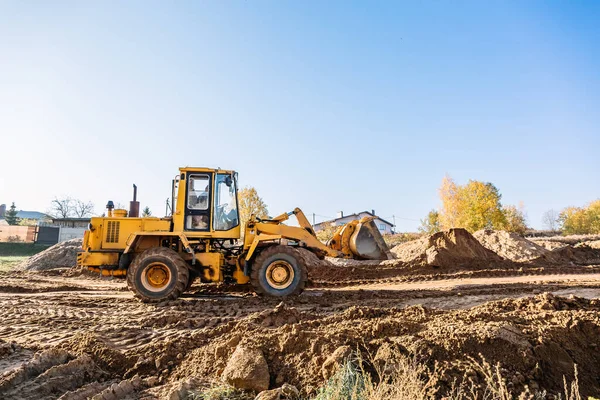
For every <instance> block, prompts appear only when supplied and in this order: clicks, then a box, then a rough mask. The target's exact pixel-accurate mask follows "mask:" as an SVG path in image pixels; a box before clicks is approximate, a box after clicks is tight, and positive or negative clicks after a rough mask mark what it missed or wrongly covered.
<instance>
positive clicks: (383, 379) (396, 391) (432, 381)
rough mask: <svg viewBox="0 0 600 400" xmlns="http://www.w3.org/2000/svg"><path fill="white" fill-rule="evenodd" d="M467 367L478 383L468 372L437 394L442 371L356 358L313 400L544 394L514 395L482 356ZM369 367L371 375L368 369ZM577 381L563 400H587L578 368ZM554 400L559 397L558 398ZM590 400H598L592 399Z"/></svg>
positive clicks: (513, 399)
mask: <svg viewBox="0 0 600 400" xmlns="http://www.w3.org/2000/svg"><path fill="white" fill-rule="evenodd" d="M465 364H466V365H465V366H466V367H467V368H468V369H469V370H470V371H471V375H472V374H473V372H474V373H475V374H476V375H477V376H478V377H479V378H480V379H478V381H473V380H472V379H470V378H469V374H467V373H466V371H465V375H464V377H463V379H462V380H458V381H454V383H453V384H452V386H451V388H450V392H449V393H445V394H442V393H439V391H438V389H439V387H438V384H439V372H440V371H439V370H438V368H437V366H436V367H435V368H433V369H430V368H428V367H427V366H426V365H424V364H423V363H420V362H417V361H416V360H415V359H414V358H411V357H408V356H405V355H403V354H400V353H392V355H391V357H390V359H388V360H386V361H385V362H384V363H383V364H382V363H377V361H376V360H370V361H365V360H364V359H362V358H361V356H360V354H358V355H357V354H354V355H353V356H352V357H351V358H349V359H348V360H346V362H345V363H344V364H342V365H340V368H339V370H338V371H337V373H336V374H335V375H334V376H333V377H332V378H330V379H329V380H328V381H327V382H326V383H325V385H324V386H322V387H321V388H320V389H319V391H318V393H317V394H316V396H314V397H312V398H311V399H312V400H391V399H402V400H434V399H438V398H444V399H447V400H543V399H546V398H547V396H546V392H543V391H542V392H539V391H534V392H531V391H529V390H528V389H525V391H524V392H514V391H512V390H511V389H510V388H509V386H508V385H507V380H506V377H504V376H502V372H501V371H502V369H501V366H500V364H499V363H498V364H495V365H492V364H490V363H488V362H487V361H486V360H485V359H484V358H483V356H481V360H477V359H474V358H472V357H467V359H466V363H465ZM365 365H366V366H370V368H369V369H370V370H371V371H370V372H369V371H367V370H366V369H365ZM574 368H575V379H574V380H573V381H572V382H571V383H568V382H567V380H566V379H565V378H563V379H564V397H563V396H562V395H561V394H559V395H558V396H557V397H558V399H559V400H561V399H563V400H584V399H583V397H582V396H581V395H580V390H579V380H578V371H577V365H574ZM555 398H556V397H555ZM588 400H596V399H594V398H593V397H589V398H588Z"/></svg>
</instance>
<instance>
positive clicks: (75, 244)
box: [16, 239, 83, 271]
mask: <svg viewBox="0 0 600 400" xmlns="http://www.w3.org/2000/svg"><path fill="white" fill-rule="evenodd" d="M82 242H83V239H71V240H67V241H64V242H61V243H58V244H55V245H54V246H52V247H49V248H47V249H46V250H44V251H42V252H40V253H38V254H36V255H35V256H33V257H30V258H29V259H27V260H26V261H24V262H22V263H21V264H19V265H17V267H16V269H20V270H28V271H43V270H48V269H54V268H71V267H74V266H75V265H76V264H77V253H78V252H80V251H81V244H82Z"/></svg>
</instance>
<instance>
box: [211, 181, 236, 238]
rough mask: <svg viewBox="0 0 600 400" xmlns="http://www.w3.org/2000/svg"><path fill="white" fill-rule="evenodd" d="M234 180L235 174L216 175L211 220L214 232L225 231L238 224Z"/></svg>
mask: <svg viewBox="0 0 600 400" xmlns="http://www.w3.org/2000/svg"><path fill="white" fill-rule="evenodd" d="M236 180H237V177H236V176H235V174H217V180H216V186H215V197H214V198H215V217H214V219H213V224H214V229H215V230H216V231H227V230H229V229H231V228H234V227H236V226H237V225H238V224H239V218H238V209H237V195H236V194H237V188H236Z"/></svg>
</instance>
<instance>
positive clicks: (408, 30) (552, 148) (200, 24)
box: [0, 0, 600, 231]
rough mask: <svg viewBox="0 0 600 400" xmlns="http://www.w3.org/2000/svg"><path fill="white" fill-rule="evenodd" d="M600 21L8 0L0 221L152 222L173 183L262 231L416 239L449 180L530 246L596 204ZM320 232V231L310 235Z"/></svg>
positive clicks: (562, 12) (539, 11) (598, 16)
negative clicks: (518, 214)
mask: <svg viewBox="0 0 600 400" xmlns="http://www.w3.org/2000/svg"><path fill="white" fill-rule="evenodd" d="M598 21H600V2H591V1H590V2H567V1H552V2H549V1H512V2H510V1H492V2H484V1H461V2H450V1H446V2H441V1H435V2H433V1H432V2H400V1H390V2H383V1H381V2H367V1H361V2H359V1H354V2H350V1H337V2H336V1H327V2H324V1H252V0H248V1H191V2H184V1H176V2H151V1H127V2H122V1H96V2H92V1H84V2H82V1H72V2H65V1H56V2H44V1H2V2H0V37H1V38H2V40H0V132H1V135H2V141H1V145H0V148H1V151H0V202H4V203H7V204H10V202H11V201H15V202H16V203H17V206H18V208H20V209H26V210H39V211H44V210H46V209H47V208H48V207H49V204H50V201H51V199H52V198H53V197H54V196H62V195H71V196H73V197H76V198H82V199H85V200H91V201H93V202H94V203H95V205H96V211H97V212H98V213H101V212H102V211H103V207H104V205H105V204H106V201H107V200H108V199H112V200H114V201H115V202H117V201H118V202H122V203H126V202H127V201H128V200H129V197H130V195H131V184H132V183H133V182H135V183H137V184H138V186H139V197H140V200H141V202H142V206H145V205H148V206H150V208H151V209H152V210H153V211H154V213H155V214H158V215H162V214H163V213H164V200H165V199H166V198H167V197H169V196H170V193H169V191H170V181H171V178H172V177H173V176H174V175H175V174H176V173H177V168H178V167H179V166H182V165H193V166H213V167H217V166H220V167H222V168H228V169H236V170H237V171H239V173H240V180H241V183H242V185H253V186H255V187H256V188H257V190H258V191H259V193H260V195H261V196H262V197H263V199H264V200H265V201H266V203H267V204H268V205H269V211H270V212H271V214H278V213H280V212H283V211H287V210H290V209H293V208H294V207H296V206H299V207H301V208H302V209H304V210H305V212H306V213H307V214H309V215H310V214H312V213H316V214H318V215H319V216H335V214H336V212H337V211H340V210H343V211H344V212H346V213H351V212H355V211H356V212H357V211H361V210H370V209H375V210H376V211H377V213H378V214H379V215H381V216H382V217H384V218H391V216H392V215H396V216H397V217H402V218H406V219H400V218H397V219H396V222H397V225H398V229H399V230H401V231H404V230H414V229H416V227H417V225H418V221H417V220H418V219H419V218H422V217H423V216H424V215H425V214H426V213H427V212H428V211H429V210H430V209H431V208H434V207H436V206H438V204H439V199H438V196H437V189H438V187H439V184H440V182H441V179H442V177H443V176H444V175H445V174H449V175H450V176H452V177H453V178H454V179H455V180H456V181H457V182H458V183H465V182H466V181H467V180H469V179H477V180H483V181H489V182H492V183H494V184H495V185H496V186H497V187H498V188H499V189H500V191H501V193H502V195H503V201H504V203H506V204H517V203H518V202H519V201H523V202H524V204H525V207H526V211H527V213H528V216H529V223H530V224H531V225H532V226H534V227H541V216H542V213H543V212H544V211H546V210H548V209H550V208H554V209H557V210H558V209H561V208H563V207H565V206H568V205H583V204H585V203H587V202H588V201H591V200H593V199H596V198H598V197H600V195H599V192H598V183H599V182H600V161H598V160H599V158H598V152H599V149H600V129H599V126H600V125H599V123H600V112H599V110H600V24H598ZM322 219H323V217H318V218H317V221H320V220H322Z"/></svg>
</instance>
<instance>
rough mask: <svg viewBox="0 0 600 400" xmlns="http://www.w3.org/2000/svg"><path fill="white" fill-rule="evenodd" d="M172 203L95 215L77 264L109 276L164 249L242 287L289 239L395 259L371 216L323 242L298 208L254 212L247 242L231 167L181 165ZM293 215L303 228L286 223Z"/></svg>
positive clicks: (320, 252) (321, 250)
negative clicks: (266, 255)
mask: <svg viewBox="0 0 600 400" xmlns="http://www.w3.org/2000/svg"><path fill="white" fill-rule="evenodd" d="M134 202H135V199H134ZM132 203H133V202H132ZM171 204H172V207H173V208H172V212H171V215H170V216H169V217H165V218H156V217H128V216H127V211H126V210H119V209H116V210H115V209H112V208H110V207H109V209H108V211H107V216H106V217H94V218H92V219H91V222H90V225H89V228H88V230H87V231H86V232H85V235H84V239H83V245H82V252H81V253H79V254H78V257H77V264H78V265H81V266H85V267H87V268H88V269H90V270H92V271H95V272H98V273H101V274H102V275H105V276H125V275H126V274H127V268H128V266H129V265H130V264H131V263H132V261H133V260H135V258H136V257H137V256H139V255H140V254H141V253H144V252H146V251H148V250H151V249H155V248H164V247H166V248H169V249H171V250H174V251H175V252H177V253H178V254H179V256H180V257H181V259H183V260H184V261H185V262H186V263H187V264H188V266H189V269H190V271H193V272H194V274H195V275H194V276H196V277H199V278H200V279H201V280H202V281H203V282H222V281H224V280H230V281H233V282H236V283H239V284H244V283H247V282H248V281H249V273H250V270H251V264H252V261H253V259H254V258H255V257H256V255H257V254H258V253H260V251H261V249H264V248H266V247H267V246H270V245H273V244H282V243H284V242H285V243H291V244H292V245H294V246H299V247H303V248H306V249H308V250H310V251H312V252H313V253H315V254H316V255H317V256H319V257H323V256H331V257H344V258H370V259H373V258H375V259H386V258H390V257H391V254H390V253H389V249H388V248H387V246H386V245H385V242H384V241H383V238H382V237H381V235H380V234H379V231H378V230H377V228H376V226H375V224H374V223H373V222H372V220H373V218H371V219H368V218H367V219H364V218H363V219H362V220H361V221H353V222H352V223H349V224H347V225H345V226H343V227H340V229H338V232H336V234H335V235H334V238H333V239H332V240H331V241H330V242H329V243H328V244H324V243H322V242H321V241H319V240H318V239H317V237H316V235H315V232H314V230H313V228H312V226H311V225H310V223H309V222H308V220H307V218H306V216H305V215H304V213H303V212H302V211H301V210H300V209H298V208H296V209H295V210H294V211H292V212H289V213H284V214H281V215H279V216H277V217H275V218H272V219H259V218H256V217H254V216H252V217H251V218H250V220H249V221H248V222H247V223H246V225H245V226H244V227H243V228H244V240H243V243H242V244H237V241H238V239H239V238H240V232H241V229H242V227H241V225H240V220H239V213H238V199H237V173H235V172H234V171H230V170H221V169H211V168H190V167H186V168H180V169H179V174H178V175H177V177H176V178H175V179H174V180H173V184H172V200H171ZM109 205H112V202H109ZM291 216H295V217H296V219H297V220H298V224H299V226H289V225H285V224H284V222H285V221H286V220H288V219H289V217H291ZM154 272H158V273H159V275H160V273H161V272H160V271H159V270H154Z"/></svg>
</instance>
